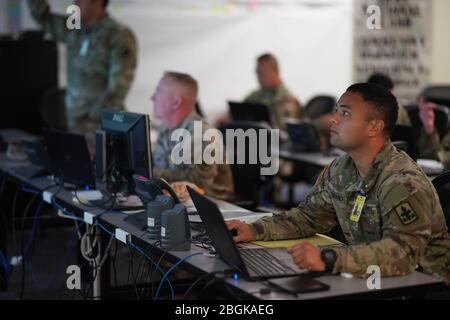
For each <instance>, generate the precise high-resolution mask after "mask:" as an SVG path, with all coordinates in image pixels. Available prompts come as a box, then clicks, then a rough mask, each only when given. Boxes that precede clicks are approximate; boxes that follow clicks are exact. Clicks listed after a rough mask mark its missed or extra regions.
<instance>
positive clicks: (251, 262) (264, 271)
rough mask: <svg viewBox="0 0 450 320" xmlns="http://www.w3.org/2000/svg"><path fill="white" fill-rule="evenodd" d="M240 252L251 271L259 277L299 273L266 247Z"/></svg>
mask: <svg viewBox="0 0 450 320" xmlns="http://www.w3.org/2000/svg"><path fill="white" fill-rule="evenodd" d="M239 253H240V255H241V257H242V260H244V263H245V266H246V267H247V269H249V271H252V272H253V273H255V274H256V275H257V276H258V277H267V278H270V277H278V276H288V275H295V274H298V272H297V271H294V270H293V269H291V268H290V267H288V266H287V265H286V264H284V263H283V262H282V261H281V260H279V259H277V258H276V257H274V256H273V255H271V254H270V253H269V252H268V251H267V250H266V249H242V250H239Z"/></svg>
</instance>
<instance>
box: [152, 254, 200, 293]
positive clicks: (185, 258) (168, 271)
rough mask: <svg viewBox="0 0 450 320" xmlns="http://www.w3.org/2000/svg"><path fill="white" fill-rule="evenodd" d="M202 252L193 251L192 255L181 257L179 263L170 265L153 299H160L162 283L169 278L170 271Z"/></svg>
mask: <svg viewBox="0 0 450 320" xmlns="http://www.w3.org/2000/svg"><path fill="white" fill-rule="evenodd" d="M201 254H203V253H202V252H196V253H193V254H191V255H188V256H186V257H184V258H183V259H181V260H180V261H178V262H177V263H175V264H174V265H173V266H172V267H170V269H169V270H167V272H166V273H165V274H164V276H163V277H162V279H161V282H160V283H159V286H158V290H156V294H155V296H154V297H153V300H156V299H158V297H159V291H160V290H161V287H162V284H163V282H164V280H165V279H167V277H168V276H169V273H171V272H172V270H173V269H175V268H176V267H177V266H178V265H179V264H181V263H182V262H183V261H186V260H187V259H189V258H192V257H194V256H198V255H201ZM174 298H175V297H174V296H173V295H172V300H174Z"/></svg>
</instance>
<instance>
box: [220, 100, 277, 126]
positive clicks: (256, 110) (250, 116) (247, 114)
mask: <svg viewBox="0 0 450 320" xmlns="http://www.w3.org/2000/svg"><path fill="white" fill-rule="evenodd" d="M228 106H229V108H230V114H231V118H232V119H233V120H234V121H253V122H266V123H268V124H270V123H271V122H272V121H271V118H270V111H269V108H268V107H267V106H266V105H264V104H260V103H250V102H233V101H228Z"/></svg>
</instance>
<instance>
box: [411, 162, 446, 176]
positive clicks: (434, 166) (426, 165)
mask: <svg viewBox="0 0 450 320" xmlns="http://www.w3.org/2000/svg"><path fill="white" fill-rule="evenodd" d="M417 164H418V165H419V166H420V167H421V168H422V170H423V171H424V172H425V173H426V174H439V173H441V172H442V171H444V165H443V164H442V163H441V162H439V161H436V160H431V159H417Z"/></svg>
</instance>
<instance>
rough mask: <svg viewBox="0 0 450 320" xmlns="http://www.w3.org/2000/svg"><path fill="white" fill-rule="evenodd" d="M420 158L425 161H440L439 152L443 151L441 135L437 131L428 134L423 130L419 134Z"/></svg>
mask: <svg viewBox="0 0 450 320" xmlns="http://www.w3.org/2000/svg"><path fill="white" fill-rule="evenodd" d="M418 144H419V145H418V157H419V158H423V159H434V160H437V161H440V159H439V152H440V151H441V150H442V146H441V143H440V141H439V134H438V133H437V131H436V130H434V132H433V133H432V134H427V133H425V131H424V130H423V129H421V130H420V133H419V143H418Z"/></svg>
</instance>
